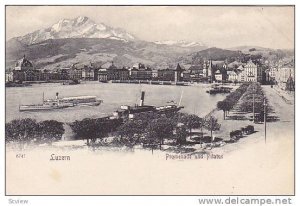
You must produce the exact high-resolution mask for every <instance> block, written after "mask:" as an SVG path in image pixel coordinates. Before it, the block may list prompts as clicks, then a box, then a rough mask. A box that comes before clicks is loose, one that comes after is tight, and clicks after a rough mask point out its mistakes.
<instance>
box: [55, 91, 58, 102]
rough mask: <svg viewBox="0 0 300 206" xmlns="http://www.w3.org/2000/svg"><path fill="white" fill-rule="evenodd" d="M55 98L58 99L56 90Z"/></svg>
mask: <svg viewBox="0 0 300 206" xmlns="http://www.w3.org/2000/svg"><path fill="white" fill-rule="evenodd" d="M55 99H56V100H58V92H56V96H55Z"/></svg>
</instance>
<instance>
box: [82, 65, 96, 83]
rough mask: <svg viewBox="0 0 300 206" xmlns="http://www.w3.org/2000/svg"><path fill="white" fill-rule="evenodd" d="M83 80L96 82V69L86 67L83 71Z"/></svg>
mask: <svg viewBox="0 0 300 206" xmlns="http://www.w3.org/2000/svg"><path fill="white" fill-rule="evenodd" d="M81 72H82V79H83V80H87V81H93V80H95V69H94V68H93V67H91V66H86V65H85V66H84V67H83V68H82V70H81Z"/></svg>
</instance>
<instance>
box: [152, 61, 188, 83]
mask: <svg viewBox="0 0 300 206" xmlns="http://www.w3.org/2000/svg"><path fill="white" fill-rule="evenodd" d="M183 71H184V70H183V69H182V68H181V66H180V65H179V64H177V66H176V68H174V69H170V68H167V69H161V70H158V79H159V80H162V81H175V82H177V81H181V80H182V75H181V73H182V72H183Z"/></svg>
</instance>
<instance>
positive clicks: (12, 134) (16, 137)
mask: <svg viewBox="0 0 300 206" xmlns="http://www.w3.org/2000/svg"><path fill="white" fill-rule="evenodd" d="M38 136H39V124H38V123H37V122H36V120H34V119H30V118H25V119H17V120H12V121H11V122H9V123H6V127H5V139H6V140H7V141H14V142H20V143H22V145H23V143H26V142H30V141H35V140H36V138H37V137H38Z"/></svg>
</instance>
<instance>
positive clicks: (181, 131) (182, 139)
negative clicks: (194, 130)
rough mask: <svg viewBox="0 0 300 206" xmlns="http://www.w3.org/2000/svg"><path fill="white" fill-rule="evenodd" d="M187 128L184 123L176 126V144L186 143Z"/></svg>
mask: <svg viewBox="0 0 300 206" xmlns="http://www.w3.org/2000/svg"><path fill="white" fill-rule="evenodd" d="M187 134H188V133H187V128H186V126H185V125H180V126H177V127H176V137H177V144H179V145H183V144H185V143H186V137H187Z"/></svg>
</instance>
